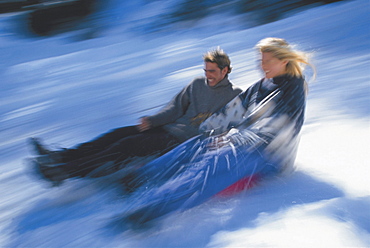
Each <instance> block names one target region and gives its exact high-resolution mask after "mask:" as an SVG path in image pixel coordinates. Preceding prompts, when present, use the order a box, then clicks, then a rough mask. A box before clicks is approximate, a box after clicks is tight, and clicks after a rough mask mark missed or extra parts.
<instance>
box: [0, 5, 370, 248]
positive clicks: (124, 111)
mask: <svg viewBox="0 0 370 248" xmlns="http://www.w3.org/2000/svg"><path fill="white" fill-rule="evenodd" d="M121 5H122V6H125V5H124V4H121ZM125 7H127V6H125ZM152 7H153V9H155V10H154V11H163V8H161V7H159V5H155V4H153V5H152ZM122 8H123V7H122ZM131 8H132V9H131V10H130V11H133V10H135V9H136V8H138V7H137V6H136V5H134V4H132V6H131ZM150 9H151V8H150V6H147V8H144V10H145V11H148V12H147V14H146V15H145V16H146V17H147V18H149V17H153V16H155V13H157V12H155V13H150ZM369 10H370V4H369V1H363V0H356V1H344V2H340V3H335V4H330V5H325V6H321V7H316V8H311V9H309V10H306V11H304V12H301V13H297V14H295V15H293V16H290V17H288V18H286V19H283V20H280V21H276V22H273V23H269V24H266V25H263V26H257V27H253V28H249V29H247V28H245V27H243V25H242V23H235V22H236V21H238V20H239V21H240V20H241V19H238V18H233V17H231V19H232V20H234V22H233V27H232V28H230V27H229V28H223V29H222V32H216V31H215V30H216V29H215V28H214V26H213V23H208V24H207V22H205V21H203V22H202V23H201V24H200V25H199V26H194V27H193V28H191V29H188V30H186V31H184V30H176V29H174V30H171V31H168V32H165V33H157V34H155V33H152V34H147V35H143V34H137V33H135V32H132V31H130V28H129V27H127V26H128V25H130V24H131V25H133V26H134V25H136V24H137V22H141V20H138V18H137V15H136V17H135V18H134V17H132V18H133V22H131V23H130V22H128V24H126V25H124V24H123V23H125V22H124V21H122V22H118V21H117V20H118V16H119V11H118V9H117V7H116V8H113V7H112V6H110V8H108V7H107V9H106V10H105V11H107V13H110V12H109V11H111V13H112V15H110V18H108V17H106V18H105V19H103V21H102V22H101V23H102V24H101V25H100V26H99V25H98V24H97V25H96V26H95V27H93V28H91V29H94V28H96V29H97V30H98V31H97V33H98V35H97V37H96V38H93V39H87V40H85V39H81V37H83V36H84V32H91V29H89V28H85V29H82V30H80V31H74V32H69V33H65V34H59V35H56V36H52V37H48V38H39V37H28V36H26V35H22V32H21V31H19V30H18V31H15V30H17V29H18V28H17V27H16V26H15V25H14V20H17V19H22V18H21V17H20V15H19V14H3V15H0V49H1V52H0V54H1V55H0V56H1V59H0V75H1V83H0V90H1V91H0V92H1V93H0V94H1V104H0V133H1V139H0V195H1V197H0V233H1V235H0V247H370V238H369V237H370V235H369V233H370V211H369V210H370V181H369V179H368V177H369V175H370V168H369V162H368V161H369V152H368V145H367V143H368V141H369V114H370V111H369V106H370V105H369V103H370V102H369V93H370V83H369V82H370V74H369V68H370V62H369V61H370V46H369V43H368V41H369V40H370V32H369V31H370V26H369V23H370V22H369V21H370V17H369V15H368V13H369ZM141 11H143V10H141ZM231 19H230V20H231ZM149 20H150V19H149ZM211 20H214V19H211ZM145 21H146V20H143V22H144V23H145ZM218 21H220V22H221V21H222V20H218ZM113 22H114V23H115V24H114V25H113ZM225 23H226V21H225ZM207 25H208V26H209V29H207ZM102 27H104V28H102ZM208 30H209V31H208ZM225 30H226V31H225ZM93 31H94V30H93ZM268 36H276V37H282V38H285V39H287V40H288V41H289V42H290V43H294V44H297V45H298V46H299V48H302V49H304V50H306V51H313V52H314V54H313V62H314V64H315V65H316V67H317V77H316V80H315V81H313V82H312V83H311V84H310V92H309V100H308V107H307V117H306V122H305V125H304V128H303V130H302V137H301V143H300V146H299V151H298V156H297V160H296V166H297V170H296V172H295V173H293V174H291V175H285V176H282V177H279V178H274V179H271V180H269V181H265V182H262V183H261V184H260V185H258V186H256V187H254V188H252V189H250V190H248V191H246V192H243V193H241V194H239V195H235V196H233V197H229V198H214V199H211V200H210V201H208V202H206V203H204V204H202V205H200V206H198V207H196V208H193V209H190V210H188V211H186V212H184V213H174V214H172V215H170V216H168V217H167V218H165V219H164V220H162V221H160V222H159V223H157V226H155V227H154V228H152V229H148V230H141V231H134V230H125V231H120V230H119V228H116V227H114V226H111V225H110V224H109V223H110V222H111V221H112V220H114V217H115V216H116V215H117V214H119V213H120V210H122V209H124V206H125V205H126V204H129V203H127V202H125V197H124V195H122V194H121V192H120V187H119V184H118V183H117V182H114V181H113V182H112V181H111V180H109V179H106V178H101V179H94V180H92V179H91V180H86V179H85V180H81V179H73V180H70V181H68V182H66V183H65V184H64V185H63V186H61V187H55V188H49V187H47V185H46V184H45V183H43V182H41V181H38V180H36V179H35V178H33V177H32V176H30V172H29V169H28V168H27V167H26V166H25V163H24V160H25V159H26V158H27V157H29V152H28V150H27V146H26V142H25V141H26V139H27V138H28V137H31V136H37V137H41V138H43V139H44V140H45V142H47V143H48V144H52V146H53V147H58V146H62V147H69V146H73V145H74V144H76V143H79V142H83V141H86V140H89V139H91V138H93V137H95V136H97V135H99V134H101V133H103V132H106V131H107V130H109V129H111V128H115V127H119V126H124V125H128V124H134V123H136V121H137V119H138V118H139V117H140V116H143V115H145V114H150V113H154V112H155V111H157V110H158V108H159V107H160V106H162V105H163V104H164V103H166V102H167V101H168V100H169V99H170V98H171V97H172V96H173V95H174V94H175V93H177V92H178V91H179V90H180V89H181V87H182V86H184V85H186V84H187V83H188V82H190V80H191V79H192V78H193V77H195V76H198V75H202V57H201V56H202V54H203V53H204V52H206V51H207V50H209V49H211V48H215V47H217V46H220V47H221V48H223V49H224V50H225V51H226V52H228V53H229V55H230V57H231V60H232V64H233V68H234V69H233V72H232V73H231V74H230V77H231V79H232V81H233V82H234V83H235V84H237V85H239V86H241V87H242V88H244V89H245V88H246V87H248V85H250V84H251V83H253V82H255V81H256V80H257V79H258V78H259V77H260V76H261V75H260V72H259V71H258V69H257V65H256V60H257V57H256V54H255V52H254V50H253V46H254V45H255V44H256V43H257V42H258V41H259V40H260V39H262V38H264V37H268Z"/></svg>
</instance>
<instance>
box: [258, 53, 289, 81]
mask: <svg viewBox="0 0 370 248" xmlns="http://www.w3.org/2000/svg"><path fill="white" fill-rule="evenodd" d="M261 55H262V59H261V68H262V70H263V72H264V73H265V77H266V78H273V77H276V76H280V75H282V74H285V72H286V65H287V63H288V61H287V60H280V59H278V58H275V57H274V56H273V55H272V53H270V52H265V53H262V54H261Z"/></svg>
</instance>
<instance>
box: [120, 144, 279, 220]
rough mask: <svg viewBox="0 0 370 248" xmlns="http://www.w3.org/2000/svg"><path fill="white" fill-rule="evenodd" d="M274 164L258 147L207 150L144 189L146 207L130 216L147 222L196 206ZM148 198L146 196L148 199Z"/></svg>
mask: <svg viewBox="0 0 370 248" xmlns="http://www.w3.org/2000/svg"><path fill="white" fill-rule="evenodd" d="M267 167H271V170H273V167H274V166H273V165H270V164H269V163H268V162H266V160H265V159H264V158H263V156H262V155H261V153H260V152H259V151H258V150H255V151H253V152H246V151H245V150H244V149H243V150H234V149H232V148H226V149H224V148H222V149H220V150H216V151H212V152H210V153H208V154H207V153H206V154H204V155H202V156H200V157H199V159H195V160H193V162H192V163H191V164H189V165H188V166H187V168H186V169H185V170H184V171H182V172H181V173H180V174H178V175H174V176H173V177H172V178H171V179H170V180H168V181H166V182H165V183H164V184H163V185H160V186H158V187H156V188H153V189H150V187H149V191H147V192H144V195H143V196H142V197H141V200H142V201H143V199H144V204H143V205H144V207H142V208H139V209H138V210H136V211H134V212H133V213H131V214H130V215H129V216H128V217H127V218H128V219H129V220H132V221H134V222H138V223H144V222H147V221H150V220H152V219H155V218H158V217H161V216H163V215H165V214H167V213H170V212H172V211H176V210H185V209H188V208H191V207H194V206H197V205H199V204H201V203H203V202H205V201H206V200H208V199H209V198H211V197H212V196H214V195H216V194H217V193H218V192H221V191H222V190H223V189H225V188H227V187H228V186H230V185H232V184H233V183H235V182H237V181H238V180H240V179H242V178H244V177H246V176H249V175H254V174H257V173H260V172H262V171H265V170H266V168H267ZM145 198H146V199H145Z"/></svg>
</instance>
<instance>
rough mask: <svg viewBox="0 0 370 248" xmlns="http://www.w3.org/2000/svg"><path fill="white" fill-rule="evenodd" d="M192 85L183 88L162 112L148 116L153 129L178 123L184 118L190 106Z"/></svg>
mask: <svg viewBox="0 0 370 248" xmlns="http://www.w3.org/2000/svg"><path fill="white" fill-rule="evenodd" d="M191 87H192V84H189V85H188V86H186V87H185V88H183V89H182V90H181V91H180V92H179V93H178V94H177V95H176V96H175V97H174V98H173V99H172V100H171V101H170V102H169V103H168V104H167V105H166V106H165V107H164V108H163V109H162V110H161V111H159V112H158V113H157V114H155V115H151V116H148V118H149V121H150V123H151V125H152V127H157V126H162V125H165V124H168V123H171V122H174V121H176V120H177V119H178V118H180V117H181V116H183V115H184V114H185V112H186V110H187V108H188V106H189V104H190V97H189V96H190V91H191Z"/></svg>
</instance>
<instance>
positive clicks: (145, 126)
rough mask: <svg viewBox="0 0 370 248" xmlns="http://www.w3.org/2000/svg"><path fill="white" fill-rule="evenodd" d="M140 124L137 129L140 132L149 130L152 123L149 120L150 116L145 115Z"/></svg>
mask: <svg viewBox="0 0 370 248" xmlns="http://www.w3.org/2000/svg"><path fill="white" fill-rule="evenodd" d="M140 122H141V123H140V124H139V125H137V126H136V127H137V129H138V130H139V131H140V132H144V131H146V130H149V129H150V128H151V124H150V121H149V118H148V117H143V118H141V119H140Z"/></svg>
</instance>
